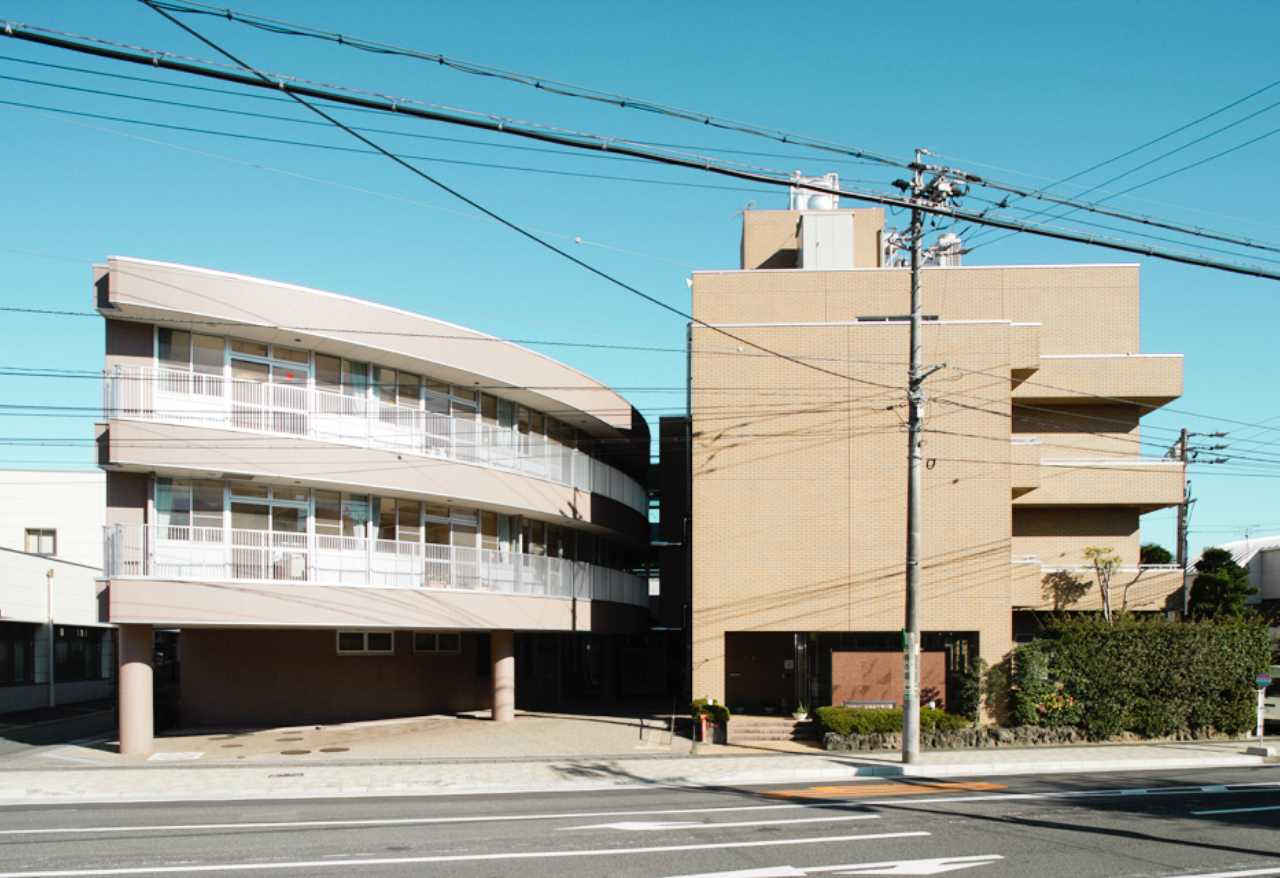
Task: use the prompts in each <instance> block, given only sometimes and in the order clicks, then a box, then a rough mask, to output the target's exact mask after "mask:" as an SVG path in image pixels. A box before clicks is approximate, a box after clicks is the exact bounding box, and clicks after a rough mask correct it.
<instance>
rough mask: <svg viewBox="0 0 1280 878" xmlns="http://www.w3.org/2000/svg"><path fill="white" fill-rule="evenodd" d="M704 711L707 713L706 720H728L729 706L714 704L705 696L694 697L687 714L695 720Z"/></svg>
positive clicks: (718, 721)
mask: <svg viewBox="0 0 1280 878" xmlns="http://www.w3.org/2000/svg"><path fill="white" fill-rule="evenodd" d="M704 713H705V714H706V715H707V721H708V722H713V723H727V722H728V721H729V708H727V707H725V706H724V705H723V704H716V703H715V702H714V701H708V700H707V699H705V698H698V699H695V700H694V701H692V702H691V703H690V704H689V715H690V716H692V717H693V718H694V719H695V720H696V719H697V718H698V717H700V716H702V715H703V714H704Z"/></svg>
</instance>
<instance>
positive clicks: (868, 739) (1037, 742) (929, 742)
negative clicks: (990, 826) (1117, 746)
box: [822, 726, 1088, 750]
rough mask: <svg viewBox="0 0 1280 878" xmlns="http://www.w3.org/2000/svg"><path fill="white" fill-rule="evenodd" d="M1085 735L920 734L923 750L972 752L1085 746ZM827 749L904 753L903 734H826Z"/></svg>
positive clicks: (1068, 730)
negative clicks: (1073, 745)
mask: <svg viewBox="0 0 1280 878" xmlns="http://www.w3.org/2000/svg"><path fill="white" fill-rule="evenodd" d="M1086 740H1088V739H1087V738H1086V737H1085V735H1084V732H1082V731H1080V730H1079V729H1077V728H1075V727H1074V726H1061V727H1058V728H1044V727H1041V726H1019V727H1018V728H1013V729H956V730H955V731H949V732H921V733H920V749H921V750H970V749H975V750H976V749H989V748H994V747H1035V746H1055V745H1062V744H1083V743H1084V742H1085V741H1086ZM822 744H823V747H824V748H826V749H827V750H901V749H902V735H901V733H899V732H886V733H883V734H879V733H877V734H870V735H837V734H836V733H835V732H827V734H826V735H825V736H823V739H822Z"/></svg>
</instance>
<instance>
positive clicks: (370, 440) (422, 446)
mask: <svg viewBox="0 0 1280 878" xmlns="http://www.w3.org/2000/svg"><path fill="white" fill-rule="evenodd" d="M103 408H104V416H105V417H107V418H120V419H126V420H145V421H162V422H165V423H169V424H185V425H190V426H198V427H211V428H213V429H218V430H245V431H249V432H254V433H269V434H273V435H278V436H291V437H295V438H299V439H313V440H316V441H319V442H332V443H336V444H338V445H353V446H356V447H359V448H377V449H381V450H386V451H395V452H397V453H402V454H419V455H424V456H428V457H436V458H444V459H446V460H455V461H458V462H460V463H470V464H475V465H477V466H484V467H491V468H494V469H500V470H506V471H508V472H515V473H519V474H521V475H525V476H531V477H533V478H536V479H544V480H546V481H549V482H554V483H555V484H557V485H564V486H566V487H571V488H577V489H578V490H581V491H591V492H592V493H595V494H602V495H604V496H606V497H609V498H611V499H613V500H617V501H618V502H620V503H625V504H626V505H627V506H629V507H631V508H632V509H634V510H635V511H636V512H638V513H640V514H641V515H647V514H648V498H647V497H646V496H645V492H644V488H643V487H642V486H641V485H640V484H639V483H638V482H636V481H635V480H634V479H632V478H630V477H629V476H627V475H624V474H623V473H622V472H621V471H619V470H617V469H615V468H613V467H611V466H609V465H608V464H604V463H601V462H600V461H598V460H595V459H594V458H592V457H589V456H588V455H586V454H583V453H582V452H581V451H577V450H576V449H573V448H566V447H565V446H563V445H561V444H559V443H557V442H553V441H551V440H549V439H547V438H546V437H544V436H537V435H532V434H526V433H520V432H517V431H514V430H511V429H507V428H502V427H497V426H494V425H492V424H485V423H482V422H480V421H476V420H468V419H465V418H455V417H452V416H450V415H448V414H444V413H436V412H429V411H424V410H422V409H413V408H407V407H405V406H398V405H388V404H386V403H383V402H379V401H377V400H374V399H368V398H366V397H361V396H347V395H345V394H341V393H332V392H329V391H325V390H320V389H318V388H315V387H310V386H307V385H302V384H299V385H294V384H264V383H260V382H257V381H245V380H242V379H236V378H225V377H223V376H221V375H201V374H198V373H195V372H179V371H175V370H170V369H151V368H144V367H140V366H116V367H114V368H113V369H111V370H108V371H107V372H106V373H105V375H104V384H103Z"/></svg>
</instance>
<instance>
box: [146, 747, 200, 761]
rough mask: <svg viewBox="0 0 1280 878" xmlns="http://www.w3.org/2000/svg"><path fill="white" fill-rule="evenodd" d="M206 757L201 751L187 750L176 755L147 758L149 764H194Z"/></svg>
mask: <svg viewBox="0 0 1280 878" xmlns="http://www.w3.org/2000/svg"><path fill="white" fill-rule="evenodd" d="M203 755H204V752H203V751H200V750H187V751H179V752H174V753H156V754H154V755H152V756H148V757H147V761H148V762H194V761H195V760H197V759H199V758H200V757H201V756H203Z"/></svg>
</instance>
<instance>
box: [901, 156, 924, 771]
mask: <svg viewBox="0 0 1280 878" xmlns="http://www.w3.org/2000/svg"><path fill="white" fill-rule="evenodd" d="M921 158H922V155H921V153H920V152H919V151H917V152H916V168H915V177H914V180H913V186H912V193H913V195H915V196H916V197H919V194H920V190H921V188H922V177H921V170H922V167H921V161H920V160H921ZM923 235H924V219H923V215H922V214H921V212H920V210H919V208H913V209H912V211H911V373H910V384H909V387H908V390H907V404H908V412H909V415H908V422H907V425H908V429H907V443H908V450H907V612H906V627H905V628H904V629H903V634H902V650H903V662H902V667H903V691H902V761H903V762H904V763H907V764H912V763H915V762H918V761H919V760H920V464H921V460H920V432H921V425H920V404H921V397H922V394H921V384H922V381H923V379H922V377H921V376H922V373H923V369H922V365H921V341H920V335H921V325H920V309H921V303H920V299H921V296H920V250H921V238H922V237H923Z"/></svg>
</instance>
